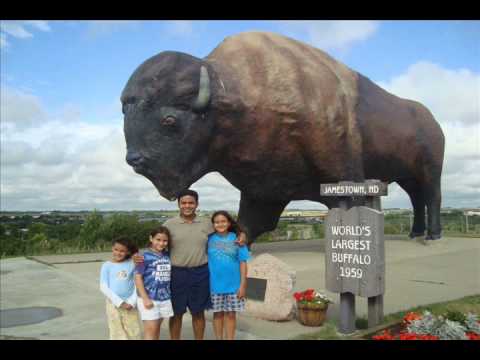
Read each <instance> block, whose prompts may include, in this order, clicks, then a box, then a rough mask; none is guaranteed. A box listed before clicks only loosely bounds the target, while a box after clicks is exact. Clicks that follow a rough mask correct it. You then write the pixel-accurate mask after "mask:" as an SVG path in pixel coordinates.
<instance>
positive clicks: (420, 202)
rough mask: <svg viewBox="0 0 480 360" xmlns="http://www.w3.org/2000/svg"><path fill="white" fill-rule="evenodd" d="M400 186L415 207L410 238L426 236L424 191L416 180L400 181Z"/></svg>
mask: <svg viewBox="0 0 480 360" xmlns="http://www.w3.org/2000/svg"><path fill="white" fill-rule="evenodd" d="M398 185H400V187H401V188H402V189H403V190H405V192H406V193H407V194H408V196H409V197H410V201H411V202H412V206H413V225H412V229H411V231H410V234H409V236H410V238H411V239H414V238H416V237H417V236H423V235H424V234H425V196H424V193H423V189H422V187H421V185H420V184H418V182H416V181H415V180H403V181H398Z"/></svg>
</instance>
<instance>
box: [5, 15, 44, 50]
mask: <svg viewBox="0 0 480 360" xmlns="http://www.w3.org/2000/svg"><path fill="white" fill-rule="evenodd" d="M27 28H29V30H27ZM32 28H33V29H32ZM35 30H40V31H44V32H45V31H50V30H51V29H50V26H49V25H48V22H47V21H43V20H28V21H13V20H2V21H0V31H1V34H0V49H2V50H5V49H6V48H7V47H9V46H10V42H9V41H7V34H8V35H9V36H12V37H14V38H17V39H29V38H32V37H33V34H32V32H33V31H35Z"/></svg>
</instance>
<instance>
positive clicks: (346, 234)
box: [325, 206, 385, 297]
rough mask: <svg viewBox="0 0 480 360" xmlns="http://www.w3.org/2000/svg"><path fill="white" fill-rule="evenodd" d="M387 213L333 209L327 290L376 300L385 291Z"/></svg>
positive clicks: (328, 226)
mask: <svg viewBox="0 0 480 360" xmlns="http://www.w3.org/2000/svg"><path fill="white" fill-rule="evenodd" d="M383 230H384V220H383V213H382V212H380V211H377V210H374V209H371V208H367V207H364V206H358V207H352V208H351V209H350V210H344V209H340V208H334V209H331V210H330V211H329V212H328V216H327V219H326V222H325V235H326V246H325V262H326V271H325V277H326V287H327V289H328V290H330V291H332V292H338V293H344V292H350V293H352V294H354V295H358V296H362V297H372V296H377V295H380V294H383V293H384V291H385V247H384V242H383V241H382V240H383Z"/></svg>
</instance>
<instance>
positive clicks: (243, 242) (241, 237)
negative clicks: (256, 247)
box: [235, 231, 247, 246]
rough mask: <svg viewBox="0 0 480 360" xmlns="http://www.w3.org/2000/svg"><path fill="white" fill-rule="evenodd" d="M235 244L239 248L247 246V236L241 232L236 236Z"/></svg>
mask: <svg viewBox="0 0 480 360" xmlns="http://www.w3.org/2000/svg"><path fill="white" fill-rule="evenodd" d="M235 243H236V244H238V245H239V246H245V245H247V235H246V234H245V233H244V232H243V231H241V232H240V233H239V234H238V236H237V240H235Z"/></svg>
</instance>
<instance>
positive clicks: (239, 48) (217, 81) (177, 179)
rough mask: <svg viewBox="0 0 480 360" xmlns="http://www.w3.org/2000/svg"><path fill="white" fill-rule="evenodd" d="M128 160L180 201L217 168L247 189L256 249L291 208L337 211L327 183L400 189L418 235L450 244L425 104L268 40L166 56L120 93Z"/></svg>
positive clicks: (244, 37)
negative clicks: (302, 204)
mask: <svg viewBox="0 0 480 360" xmlns="http://www.w3.org/2000/svg"><path fill="white" fill-rule="evenodd" d="M121 101H122V105H123V114H124V132H125V139H126V144H127V156H126V160H127V162H128V164H130V165H131V166H132V167H133V169H134V170H135V171H136V172H137V173H139V174H142V175H144V176H145V177H146V178H148V179H149V180H150V181H151V182H152V183H153V184H154V185H155V187H156V188H157V190H158V191H159V193H160V194H161V196H163V197H164V198H166V199H168V200H174V199H176V195H177V194H178V192H179V191H181V190H184V189H186V188H188V187H189V186H190V185H191V184H193V183H194V182H195V181H197V180H198V179H200V178H201V177H202V176H203V175H205V174H207V173H209V172H213V171H217V172H219V173H220V174H222V175H223V176H224V177H225V178H226V179H227V180H228V181H229V182H230V183H231V184H233V185H234V186H235V187H236V188H238V189H239V190H240V191H241V199H240V209H239V213H238V221H239V223H240V224H241V225H242V226H243V228H244V229H245V231H246V233H247V237H248V241H249V242H252V241H254V240H255V238H256V237H257V236H258V235H260V234H262V233H264V232H266V231H270V230H273V229H275V227H276V225H277V223H278V219H279V217H280V214H281V213H282V211H283V209H284V208H285V206H287V204H288V203H289V202H290V201H292V200H311V201H317V202H320V203H323V204H325V205H326V206H327V207H329V208H332V207H336V206H337V204H338V200H339V198H337V197H322V196H320V184H321V183H334V182H339V181H357V182H361V181H364V180H365V179H378V180H381V181H383V182H386V183H391V182H397V183H398V184H399V185H400V186H401V187H402V188H403V189H404V190H405V191H406V192H407V193H408V195H409V196H410V199H411V202H412V205H413V209H414V222H413V226H412V230H411V233H410V236H411V237H416V236H422V235H424V234H425V228H426V226H425V207H426V208H427V214H428V227H427V229H428V231H427V237H426V238H427V239H430V240H433V239H438V238H440V237H441V226H440V202H441V190H440V177H441V173H442V163H443V155H444V136H443V133H442V130H441V129H440V126H439V125H438V123H437V122H436V121H435V119H434V118H433V116H432V114H431V113H430V112H429V111H428V110H427V109H426V108H425V107H424V106H423V105H421V104H420V103H418V102H415V101H411V100H406V99H402V98H399V97H397V96H394V95H392V94H390V93H388V92H386V91H385V90H383V89H382V88H380V87H379V86H377V85H376V84H375V83H373V82H372V81H371V80H369V79H368V78H366V77H364V76H363V75H361V74H359V73H357V72H355V71H353V70H351V69H349V68H348V67H346V66H345V65H343V64H341V63H340V62H338V61H336V60H334V59H333V58H332V57H330V56H329V55H328V54H326V53H325V52H323V51H321V50H318V49H316V48H314V47H311V46H309V45H307V44H304V43H302V42H299V41H296V40H293V39H290V38H287V37H284V36H281V35H278V34H274V33H268V32H246V33H241V34H237V35H235V36H230V37H227V38H226V39H225V40H224V41H223V42H222V43H221V44H220V45H218V46H217V47H216V48H215V49H214V50H213V51H212V52H211V53H210V54H209V55H208V56H207V57H205V58H203V59H199V58H196V57H193V56H191V55H188V54H184V53H180V52H172V51H165V52H161V53H160V54H158V55H155V56H153V57H151V58H150V59H148V60H146V61H145V62H144V63H143V64H141V65H140V66H139V67H138V68H137V69H136V70H135V72H134V73H133V74H132V75H131V77H130V79H129V80H128V82H127V84H126V86H125V89H124V90H123V93H122V95H121Z"/></svg>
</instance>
